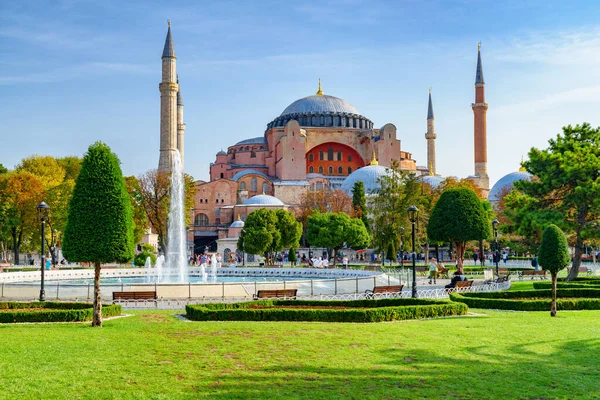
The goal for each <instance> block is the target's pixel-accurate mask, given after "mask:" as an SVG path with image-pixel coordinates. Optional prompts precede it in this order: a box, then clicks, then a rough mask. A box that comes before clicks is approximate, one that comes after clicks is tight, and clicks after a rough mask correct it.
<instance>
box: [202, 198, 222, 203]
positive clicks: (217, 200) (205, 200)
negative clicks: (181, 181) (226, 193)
mask: <svg viewBox="0 0 600 400" xmlns="http://www.w3.org/2000/svg"><path fill="white" fill-rule="evenodd" d="M200 203H208V199H200ZM215 203H217V204H218V203H219V199H215ZM221 203H225V199H221Z"/></svg>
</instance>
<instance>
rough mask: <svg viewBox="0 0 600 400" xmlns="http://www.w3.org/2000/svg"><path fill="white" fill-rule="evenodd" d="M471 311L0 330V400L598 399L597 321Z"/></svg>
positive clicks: (590, 315) (129, 321) (581, 316)
mask: <svg viewBox="0 0 600 400" xmlns="http://www.w3.org/2000/svg"><path fill="white" fill-rule="evenodd" d="M472 311H474V312H476V313H481V314H485V315H486V316H480V317H458V318H446V319H437V320H423V321H405V322H391V323H375V324H346V323H297V322H294V323H291V322H290V323H288V322H273V323H271V322H181V321H179V320H177V319H175V318H173V317H172V316H171V314H172V312H168V311H153V312H151V311H143V312H142V311H139V312H134V313H133V314H134V315H133V316H132V317H127V318H121V319H116V320H112V321H105V323H104V327H103V328H101V329H97V328H91V327H90V326H89V324H60V325H47V324H43V325H13V326H9V325H3V326H0V334H1V335H2V338H3V340H2V341H1V342H0V371H1V373H0V398H3V399H39V398H44V399H80V398H90V399H181V398H205V399H269V398H286V399H296V398H297V399H301V398H302V399H304V398H310V399H334V398H335V399H337V398H344V399H398V398H411V399H417V398H444V397H445V398H452V399H455V398H486V399H493V398H502V399H551V398H570V399H572V398H587V399H589V398H600V396H599V395H598V393H600V381H599V380H598V377H599V376H600V357H598V355H599V352H600V311H580V312H566V311H565V312H559V313H558V317H557V318H551V317H550V315H549V312H539V313H535V312H496V311H489V310H472ZM594 396H596V397H594Z"/></svg>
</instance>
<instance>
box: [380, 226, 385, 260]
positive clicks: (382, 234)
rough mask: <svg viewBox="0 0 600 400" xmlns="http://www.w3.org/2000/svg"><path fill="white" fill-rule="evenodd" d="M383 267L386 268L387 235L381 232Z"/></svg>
mask: <svg viewBox="0 0 600 400" xmlns="http://www.w3.org/2000/svg"><path fill="white" fill-rule="evenodd" d="M381 237H382V239H381V266H382V267H385V233H383V232H381Z"/></svg>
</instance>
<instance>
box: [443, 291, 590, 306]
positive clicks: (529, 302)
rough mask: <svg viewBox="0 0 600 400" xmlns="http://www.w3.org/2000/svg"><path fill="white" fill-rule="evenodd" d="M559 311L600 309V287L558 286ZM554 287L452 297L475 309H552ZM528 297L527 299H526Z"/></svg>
mask: <svg viewBox="0 0 600 400" xmlns="http://www.w3.org/2000/svg"><path fill="white" fill-rule="evenodd" d="M556 295H557V297H559V299H557V300H556V307H557V309H558V310H600V289H585V288H584V289H579V288H572V289H571V288H569V289H557V291H556ZM551 296H552V290H551V289H542V290H515V291H512V292H481V293H456V292H453V293H450V300H452V301H456V302H461V303H464V304H466V305H468V306H469V307H473V308H488V309H496V310H515V311H548V310H549V309H550V306H551V303H552V299H551ZM524 298H525V299H524Z"/></svg>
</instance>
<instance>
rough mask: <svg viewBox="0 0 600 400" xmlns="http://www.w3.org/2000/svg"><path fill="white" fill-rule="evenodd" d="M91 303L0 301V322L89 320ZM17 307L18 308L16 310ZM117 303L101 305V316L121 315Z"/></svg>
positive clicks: (90, 317) (91, 311) (92, 313)
mask: <svg viewBox="0 0 600 400" xmlns="http://www.w3.org/2000/svg"><path fill="white" fill-rule="evenodd" d="M93 307H94V306H93V304H91V303H60V302H51V301H33V302H0V310H12V309H15V311H0V323H4V324H10V323H18V322H82V321H91V320H92V318H93V316H94V308H93ZM23 308H42V309H41V310H31V311H23V310H22V309H23ZM17 309H18V310H17ZM121 310H122V308H121V306H120V305H119V304H106V305H102V316H103V317H107V318H108V317H114V316H117V315H121Z"/></svg>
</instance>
